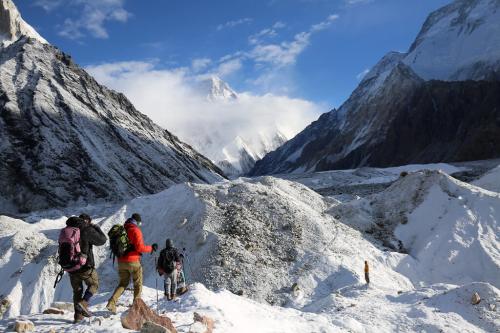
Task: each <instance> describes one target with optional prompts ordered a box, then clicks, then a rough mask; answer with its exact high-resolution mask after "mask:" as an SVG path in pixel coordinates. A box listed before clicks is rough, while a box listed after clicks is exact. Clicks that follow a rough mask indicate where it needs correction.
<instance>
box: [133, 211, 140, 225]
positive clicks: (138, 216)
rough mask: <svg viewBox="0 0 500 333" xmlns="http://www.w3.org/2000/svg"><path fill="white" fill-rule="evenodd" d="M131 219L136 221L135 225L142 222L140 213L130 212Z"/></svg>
mask: <svg viewBox="0 0 500 333" xmlns="http://www.w3.org/2000/svg"><path fill="white" fill-rule="evenodd" d="M132 219H133V220H135V222H137V225H141V224H142V218H141V215H139V214H138V213H134V214H132Z"/></svg>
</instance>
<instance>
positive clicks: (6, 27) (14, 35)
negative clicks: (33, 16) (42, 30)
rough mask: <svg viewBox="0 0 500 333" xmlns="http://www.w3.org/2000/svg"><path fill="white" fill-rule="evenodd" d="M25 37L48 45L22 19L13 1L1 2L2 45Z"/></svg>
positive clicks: (0, 26) (0, 39) (0, 32)
mask: <svg viewBox="0 0 500 333" xmlns="http://www.w3.org/2000/svg"><path fill="white" fill-rule="evenodd" d="M23 36H26V37H30V38H34V39H37V40H38V41H40V42H42V43H45V44H47V43H48V42H47V41H46V40H45V39H44V38H43V37H42V36H40V35H39V34H38V32H36V30H35V29H33V27H31V26H30V25H29V24H28V23H26V22H25V21H24V20H23V19H22V17H21V15H20V14H19V11H18V10H17V8H16V5H14V3H13V2H12V0H0V45H2V44H9V43H11V42H14V41H16V40H18V39H19V38H21V37H23Z"/></svg>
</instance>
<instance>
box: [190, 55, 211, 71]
mask: <svg viewBox="0 0 500 333" xmlns="http://www.w3.org/2000/svg"><path fill="white" fill-rule="evenodd" d="M211 63H212V60H211V59H209V58H196V59H193V60H192V61H191V68H192V69H193V71H194V72H199V71H201V70H204V69H205V68H207V67H208V66H209V65H210V64H211Z"/></svg>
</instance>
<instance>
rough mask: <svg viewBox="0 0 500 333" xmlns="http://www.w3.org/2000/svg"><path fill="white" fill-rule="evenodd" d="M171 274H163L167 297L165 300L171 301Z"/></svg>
mask: <svg viewBox="0 0 500 333" xmlns="http://www.w3.org/2000/svg"><path fill="white" fill-rule="evenodd" d="M171 287H172V274H167V273H165V295H166V296H167V300H169V301H170V300H171V299H172V292H171V290H172V288H171Z"/></svg>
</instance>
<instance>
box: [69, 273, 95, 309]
mask: <svg viewBox="0 0 500 333" xmlns="http://www.w3.org/2000/svg"><path fill="white" fill-rule="evenodd" d="M69 280H70V282H71V287H72V288H73V304H74V305H75V306H76V304H77V303H78V302H80V301H81V300H83V299H85V300H86V301H87V302H88V301H89V299H90V297H92V296H93V295H95V293H97V289H99V278H98V276H97V272H96V270H95V269H94V268H89V269H87V270H85V271H83V272H75V273H69ZM83 283H85V285H86V286H87V290H85V294H84V293H83ZM75 308H76V307H75Z"/></svg>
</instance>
